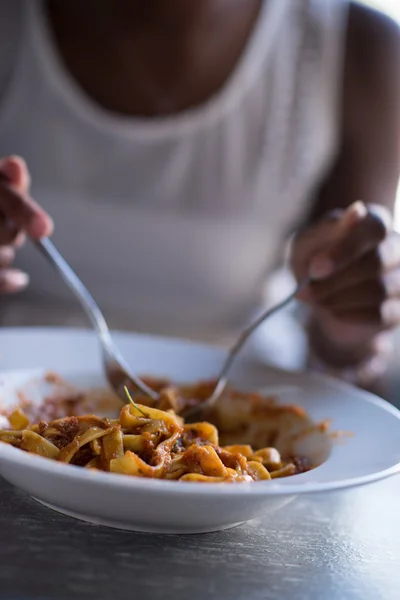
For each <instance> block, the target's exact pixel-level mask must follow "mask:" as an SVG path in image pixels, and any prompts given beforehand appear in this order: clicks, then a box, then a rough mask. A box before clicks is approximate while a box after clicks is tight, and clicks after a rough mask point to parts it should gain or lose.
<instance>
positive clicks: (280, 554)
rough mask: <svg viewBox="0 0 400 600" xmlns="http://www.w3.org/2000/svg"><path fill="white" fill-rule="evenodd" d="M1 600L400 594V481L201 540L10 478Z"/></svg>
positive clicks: (329, 599)
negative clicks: (23, 486) (52, 502)
mask: <svg viewBox="0 0 400 600" xmlns="http://www.w3.org/2000/svg"><path fill="white" fill-rule="evenodd" d="M0 532H1V543H0V598H1V600H17V599H18V600H28V599H33V598H35V599H41V600H60V599H62V600H64V599H65V600H67V599H68V600H69V599H71V598H77V599H79V600H85V599H86V598H95V599H96V600H113V599H114V598H141V599H144V600H147V599H149V600H158V599H163V600H181V599H182V600H183V599H185V600H187V599H188V598H190V600H205V599H214V598H215V599H219V600H225V599H226V600H239V599H246V600H269V599H279V600H314V599H315V600H322V599H324V600H325V599H326V600H353V599H354V600H355V599H357V600H379V599H383V600H392V599H393V600H395V599H396V600H397V599H398V598H399V596H400V477H395V478H392V479H389V480H386V481H383V482H380V483H376V484H373V485H370V486H367V487H363V488H359V489H355V490H350V491H345V492H336V493H329V494H320V495H313V496H309V497H302V498H298V499H296V500H294V502H293V503H292V504H289V505H288V506H287V507H286V508H283V509H282V510H281V511H277V512H276V513H275V514H272V515H269V516H268V517H266V518H265V519H260V520H257V521H253V522H251V523H249V524H247V525H244V526H241V527H238V528H236V529H231V530H228V531H225V532H221V533H214V534H206V535H197V536H159V535H149V534H135V533H130V532H124V531H118V530H113V529H108V528H103V527H98V526H94V525H90V524H86V523H84V522H80V521H77V520H74V519H72V518H68V517H65V516H61V515H58V514H57V513H55V512H53V511H51V510H49V509H47V508H44V507H43V506H41V505H39V504H38V503H36V502H35V501H34V500H32V499H30V498H29V497H28V496H26V495H25V494H24V493H23V492H20V491H18V490H16V489H14V488H12V487H11V486H10V485H9V484H8V483H6V482H5V481H3V480H0Z"/></svg>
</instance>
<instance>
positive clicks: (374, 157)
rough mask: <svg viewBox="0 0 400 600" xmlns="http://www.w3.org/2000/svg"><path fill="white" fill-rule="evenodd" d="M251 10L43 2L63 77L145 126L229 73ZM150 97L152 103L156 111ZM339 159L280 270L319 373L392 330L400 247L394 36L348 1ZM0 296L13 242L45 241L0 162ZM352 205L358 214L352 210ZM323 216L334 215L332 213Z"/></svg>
mask: <svg viewBox="0 0 400 600" xmlns="http://www.w3.org/2000/svg"><path fill="white" fill-rule="evenodd" d="M260 6H261V1H260V0H198V1H196V2H187V1H186V0H154V1H153V2H144V1H142V0H135V1H132V0H130V1H128V0H118V1H117V0H114V1H111V0H96V1H94V0H86V2H81V1H79V0H68V1H66V0H49V1H48V2H47V10H48V16H49V21H50V24H51V27H52V29H53V33H54V37H55V41H56V43H57V45H58V49H59V52H60V55H61V57H62V59H63V60H64V63H65V66H66V68H67V69H68V70H69V72H70V73H71V75H72V76H73V77H74V78H75V79H76V81H77V82H78V84H79V85H80V86H81V87H82V88H83V90H85V92H86V93H87V95H88V96H89V97H90V98H91V99H92V100H93V101H95V102H97V103H98V104H99V105H100V106H102V107H103V108H104V109H106V110H109V111H111V112H115V113H120V114H126V115H132V116H141V117H149V118H150V117H157V116H161V115H165V114H172V113H178V112H180V111H182V110H185V109H188V108H190V107H193V106H196V105H199V104H201V103H202V102H204V101H205V100H207V99H208V98H209V97H210V96H212V94H214V93H215V92H216V91H217V90H218V89H220V88H221V86H222V85H223V84H224V82H225V81H226V80H227V79H228V78H229V75H230V74H231V73H232V71H233V70H234V68H235V65H236V64H237V61H238V60H239V58H240V56H241V53H242V52H243V49H244V47H245V45H246V42H247V40H248V37H249V35H250V33H251V31H252V28H253V26H254V24H255V22H256V20H257V16H258V12H259V10H260ZM160 98H161V101H160ZM341 128H342V131H341V148H340V152H339V154H338V156H337V159H336V162H335V164H334V165H333V167H332V170H331V172H330V173H329V174H328V176H327V178H326V180H325V181H324V182H323V185H322V186H321V189H320V190H319V193H318V194H317V197H316V198H315V199H313V200H312V199H310V214H309V216H308V219H307V222H305V223H304V227H302V229H301V231H300V232H299V235H298V236H297V238H296V240H295V242H294V245H293V254H292V267H293V271H294V273H295V275H296V277H297V278H298V279H299V280H301V279H303V278H304V277H305V276H306V275H307V274H310V273H311V274H312V275H313V276H314V278H315V279H317V280H318V281H316V282H315V283H313V284H311V285H310V286H309V287H308V289H307V290H305V291H304V293H303V296H302V299H303V300H304V301H305V302H307V303H308V304H309V305H310V306H311V308H312V319H311V326H310V341H311V343H312V345H314V347H315V348H316V349H317V351H318V354H319V355H320V356H321V358H322V359H323V360H325V361H326V362H327V363H330V364H333V365H338V366H347V365H357V364H359V363H360V362H361V361H363V360H364V359H365V358H367V357H369V356H372V355H373V354H374V352H376V349H377V346H378V344H379V341H380V339H381V337H380V336H381V334H382V333H384V332H386V331H387V330H388V329H391V328H393V327H395V326H396V325H398V324H399V323H400V242H399V238H398V236H397V235H396V234H394V233H393V232H392V229H391V214H392V212H393V206H394V200H395V191H396V186H397V181H398V178H399V175H400V33H399V30H398V28H397V26H396V25H394V24H393V23H392V22H391V21H390V20H388V19H386V18H385V17H383V16H381V15H379V14H378V13H375V12H373V11H371V10H369V9H367V8H364V7H362V6H358V5H356V4H354V5H352V6H351V9H350V17H349V25H348V32H347V44H346V56H345V68H344V85H343V107H342V123H341ZM0 174H1V175H2V183H1V184H0V212H1V215H2V219H1V220H0V291H3V292H10V291H17V290H18V289H20V288H21V287H23V285H24V284H25V283H26V282H25V281H24V280H23V274H20V273H19V272H17V271H15V270H13V269H12V268H11V264H12V260H13V256H14V249H15V246H18V245H20V244H21V243H22V241H23V235H24V234H28V235H30V236H31V237H33V238H39V237H41V236H43V235H48V234H50V233H51V231H52V223H51V219H50V217H49V216H48V215H46V214H45V213H44V212H43V211H42V210H41V209H40V207H38V205H37V204H36V203H35V202H34V201H33V200H32V199H31V198H30V197H29V195H28V193H29V176H28V169H27V167H26V165H25V164H24V163H23V161H22V160H21V159H19V158H13V157H12V158H5V159H3V160H2V161H1V162H0ZM356 200H362V201H363V204H360V203H359V204H356V205H355V206H353V204H354V202H355V201H356ZM332 211H333V212H334V214H333V215H332Z"/></svg>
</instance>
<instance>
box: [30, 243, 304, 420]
mask: <svg viewBox="0 0 400 600" xmlns="http://www.w3.org/2000/svg"><path fill="white" fill-rule="evenodd" d="M35 245H36V246H37V248H38V249H39V250H40V252H41V253H42V254H43V255H44V256H45V258H46V259H47V260H48V261H49V262H50V264H51V265H52V266H53V268H54V269H55V270H56V271H57V272H58V274H59V275H60V276H61V277H62V279H63V280H64V282H65V283H66V284H67V285H68V287H69V288H70V289H71V290H72V292H73V293H74V295H75V297H76V298H77V299H78V300H79V302H80V304H81V306H82V308H83V309H84V311H85V312H86V314H87V316H88V317H89V320H90V322H91V324H92V326H93V328H94V330H95V331H96V333H97V336H98V338H99V341H100V345H101V349H102V354H103V366H104V371H105V373H106V377H107V380H108V382H109V383H110V385H111V387H112V388H113V389H114V390H115V391H116V392H117V394H118V395H119V396H120V398H122V399H123V400H126V396H125V390H124V388H125V386H127V387H128V388H136V389H137V390H140V392H142V393H143V394H145V395H146V396H148V397H149V398H150V399H151V400H153V402H154V403H156V402H157V400H158V399H159V394H157V393H156V392H155V391H154V390H152V389H151V388H150V387H149V386H147V385H146V384H145V383H144V382H143V381H142V380H141V379H140V378H139V377H137V376H136V375H134V374H133V373H132V372H131V370H130V368H129V367H128V365H127V364H126V362H125V359H124V358H123V357H122V356H121V354H120V352H119V350H118V349H117V347H116V346H115V344H114V342H113V340H112V337H111V333H110V330H109V328H108V325H107V322H106V320H105V318H104V315H103V313H102V312H101V310H100V308H99V306H98V305H97V303H96V302H95V300H94V298H93V297H92V295H91V294H90V293H89V291H88V290H87V288H86V287H85V286H84V285H83V283H82V281H81V280H80V279H79V277H78V276H77V275H76V273H75V272H74V271H73V269H72V268H71V267H70V266H69V264H68V263H67V261H66V260H65V259H64V258H63V256H62V255H61V253H60V252H59V251H58V250H57V248H56V247H55V246H54V244H53V242H52V241H51V240H50V239H49V238H43V239H41V240H39V241H36V242H35ZM309 283H310V279H309V278H306V279H305V280H304V281H302V282H301V283H299V284H298V285H297V287H296V288H295V289H294V290H293V291H292V292H291V293H290V294H289V295H288V296H286V297H285V298H284V299H283V300H282V301H281V302H279V303H278V304H276V305H275V306H272V307H271V308H269V309H267V310H266V311H265V312H264V313H262V314H261V315H260V316H259V317H258V318H257V319H256V320H255V321H253V323H251V324H250V325H249V326H248V327H247V328H246V329H245V330H244V331H243V332H242V333H241V335H240V336H239V338H238V339H237V341H236V342H235V343H234V344H233V346H232V347H231V349H230V350H229V352H228V355H227V358H226V359H225V362H224V364H223V365H222V368H221V370H220V373H219V375H218V378H217V381H216V384H215V387H214V390H213V392H212V394H211V396H210V397H209V398H207V400H205V401H204V402H201V403H199V404H197V405H196V406H193V407H189V408H188V409H186V410H184V411H183V413H182V416H183V417H184V418H185V421H186V422H187V423H193V422H194V421H196V420H201V419H203V418H204V416H205V415H206V414H207V413H208V412H209V411H210V410H211V409H212V407H213V406H214V405H215V403H216V402H217V400H218V399H219V398H220V396H221V394H222V393H223V391H224V390H225V388H226V386H227V383H228V373H229V371H230V369H231V367H232V365H233V363H234V361H235V359H236V357H237V355H238V354H239V352H240V350H241V349H242V348H243V346H244V345H245V343H246V342H247V340H248V338H249V337H250V336H251V334H252V333H253V332H254V331H255V330H256V329H257V327H259V326H260V325H261V324H262V323H264V321H266V320H267V319H268V318H269V317H271V316H273V315H274V314H275V313H277V312H278V311H280V310H281V309H283V308H284V307H286V306H287V305H288V304H289V303H290V302H292V300H294V299H295V298H296V296H297V295H298V294H299V293H300V292H301V290H303V288H305V287H306V286H307V285H308V284H309Z"/></svg>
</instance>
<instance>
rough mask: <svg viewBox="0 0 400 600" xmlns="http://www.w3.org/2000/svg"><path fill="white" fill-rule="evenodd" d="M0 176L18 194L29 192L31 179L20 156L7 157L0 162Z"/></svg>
mask: <svg viewBox="0 0 400 600" xmlns="http://www.w3.org/2000/svg"><path fill="white" fill-rule="evenodd" d="M0 174H1V175H3V176H4V177H5V179H6V180H7V181H8V182H9V183H12V184H13V185H14V186H15V187H16V188H17V189H18V190H19V191H20V192H27V191H28V190H29V187H30V184H31V179H30V175H29V171H28V167H27V166H26V162H25V161H24V159H23V158H21V157H20V156H7V157H6V158H3V159H1V160H0Z"/></svg>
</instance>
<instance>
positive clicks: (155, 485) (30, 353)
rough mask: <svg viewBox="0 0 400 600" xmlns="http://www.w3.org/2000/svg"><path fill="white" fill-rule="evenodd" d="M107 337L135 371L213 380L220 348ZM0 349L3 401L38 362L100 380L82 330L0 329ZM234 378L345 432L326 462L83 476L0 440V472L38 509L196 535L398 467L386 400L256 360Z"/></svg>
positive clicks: (399, 447)
mask: <svg viewBox="0 0 400 600" xmlns="http://www.w3.org/2000/svg"><path fill="white" fill-rule="evenodd" d="M115 339H116V341H117V342H118V345H119V347H120V349H121V351H122V352H123V353H124V355H125V356H126V358H127V359H128V361H130V362H131V364H132V365H133V366H134V368H135V369H136V371H137V372H138V373H146V374H154V375H160V376H168V377H171V378H172V379H175V380H176V381H196V380H199V379H202V378H208V377H210V376H213V375H215V373H216V372H217V370H218V367H219V365H220V364H221V361H222V360H223V357H224V351H223V350H221V349H218V348H212V347H207V346H202V345H197V344H191V343H187V342H180V341H171V340H166V339H157V338H151V337H146V336H134V335H130V334H115ZM0 353H1V358H0V368H1V369H2V373H1V374H0V384H1V387H0V398H1V399H2V400H3V402H5V401H7V399H8V401H10V399H12V397H13V393H14V392H15V390H16V389H20V388H21V387H23V386H24V385H25V384H26V383H27V382H28V381H32V378H33V377H36V378H40V377H41V376H42V374H43V369H44V367H45V368H46V369H52V370H56V371H58V372H59V373H61V374H62V375H64V376H66V377H68V378H69V379H71V380H72V381H73V382H75V383H80V384H84V385H88V386H91V385H93V384H96V383H100V382H102V377H101V369H100V360H99V351H98V346H97V341H96V339H95V337H94V336H93V335H92V334H91V333H90V332H86V331H80V330H64V329H23V330H22V329H21V330H18V329H13V330H11V329H9V330H7V329H5V330H3V331H2V332H0ZM15 369H19V371H18V372H16V371H15ZM12 370H14V372H12ZM233 382H234V383H236V384H240V387H242V388H246V387H248V388H259V389H262V388H264V389H265V390H266V391H270V390H271V389H273V390H274V391H275V392H278V393H279V396H280V399H281V401H282V402H283V403H293V402H296V403H298V404H300V405H301V406H303V407H304V408H305V409H306V410H307V411H308V412H309V414H310V415H311V417H312V418H313V420H314V421H317V422H318V421H321V420H324V419H327V418H328V419H331V421H332V429H333V430H334V431H338V430H344V431H347V432H350V433H351V434H352V435H351V436H345V437H344V438H343V439H341V438H339V441H338V442H337V443H335V442H334V443H333V444H332V449H331V451H330V454H329V456H328V458H327V460H326V461H325V462H324V463H323V464H322V465H321V466H319V467H318V468H316V469H314V470H313V471H310V472H308V473H304V474H302V475H297V476H294V477H288V478H284V479H278V480H272V481H267V482H258V483H252V484H236V485H235V484H193V483H180V482H179V483H178V482H175V481H162V480H147V479H140V478H133V477H128V476H124V475H115V474H108V473H101V472H88V471H87V470H84V469H81V468H79V467H74V466H70V465H63V464H60V463H57V462H54V461H50V460H47V459H44V458H41V457H39V456H35V455H28V454H26V453H24V452H22V451H20V450H18V449H16V448H13V447H11V446H7V445H6V444H0V473H1V474H2V475H3V477H5V478H6V479H7V480H8V481H10V482H11V483H13V484H14V485H16V486H17V487H19V488H21V489H22V490H25V491H26V492H28V493H29V494H31V495H32V496H33V497H35V498H36V499H38V500H40V501H41V502H43V503H45V504H46V505H49V506H51V507H52V508H55V509H56V510H59V511H61V512H65V513H66V514H70V515H72V516H75V517H78V518H82V519H85V520H88V521H91V522H94V523H101V524H106V525H110V526H113V527H120V528H123V529H132V530H136V531H149V532H164V533H197V532H206V531H215V530H218V529H223V528H226V527H231V526H233V525H236V524H238V523H242V522H244V521H247V520H249V519H252V518H254V517H256V516H258V515H260V514H261V513H263V512H264V511H271V510H274V509H276V508H278V507H281V506H283V505H286V504H287V503H288V502H289V501H290V500H292V499H293V498H294V497H295V496H297V495H299V494H304V493H310V492H328V491H330V490H337V489H342V488H349V487H353V486H357V485H362V484H366V483H371V482H373V481H377V480H379V479H383V478H385V477H388V476H390V475H394V474H396V473H397V472H398V471H399V470H400V443H399V440H400V412H399V411H398V410H397V409H395V408H393V407H392V406H391V405H389V404H388V403H386V402H385V401H383V400H381V399H379V398H377V397H375V396H373V395H371V394H368V393H366V392H363V391H360V390H356V389H354V388H352V387H349V386H347V385H345V384H343V383H340V382H337V381H335V380H333V379H330V378H325V377H322V376H320V375H315V374H303V373H287V372H283V371H277V370H275V369H270V368H268V367H265V366H263V365H257V364H255V363H252V364H250V363H243V364H241V365H240V366H239V368H238V369H236V372H235V373H234V376H233ZM339 442H340V443H339ZM321 443H322V444H325V448H322V451H323V452H325V451H326V448H327V446H326V439H325V441H321V439H317V440H313V441H312V442H311V443H310V444H309V447H308V448H307V452H308V453H309V454H311V455H312V454H313V453H315V452H317V453H318V452H321ZM318 445H319V446H320V447H317V446H318ZM287 510H290V508H288V509H287Z"/></svg>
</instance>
